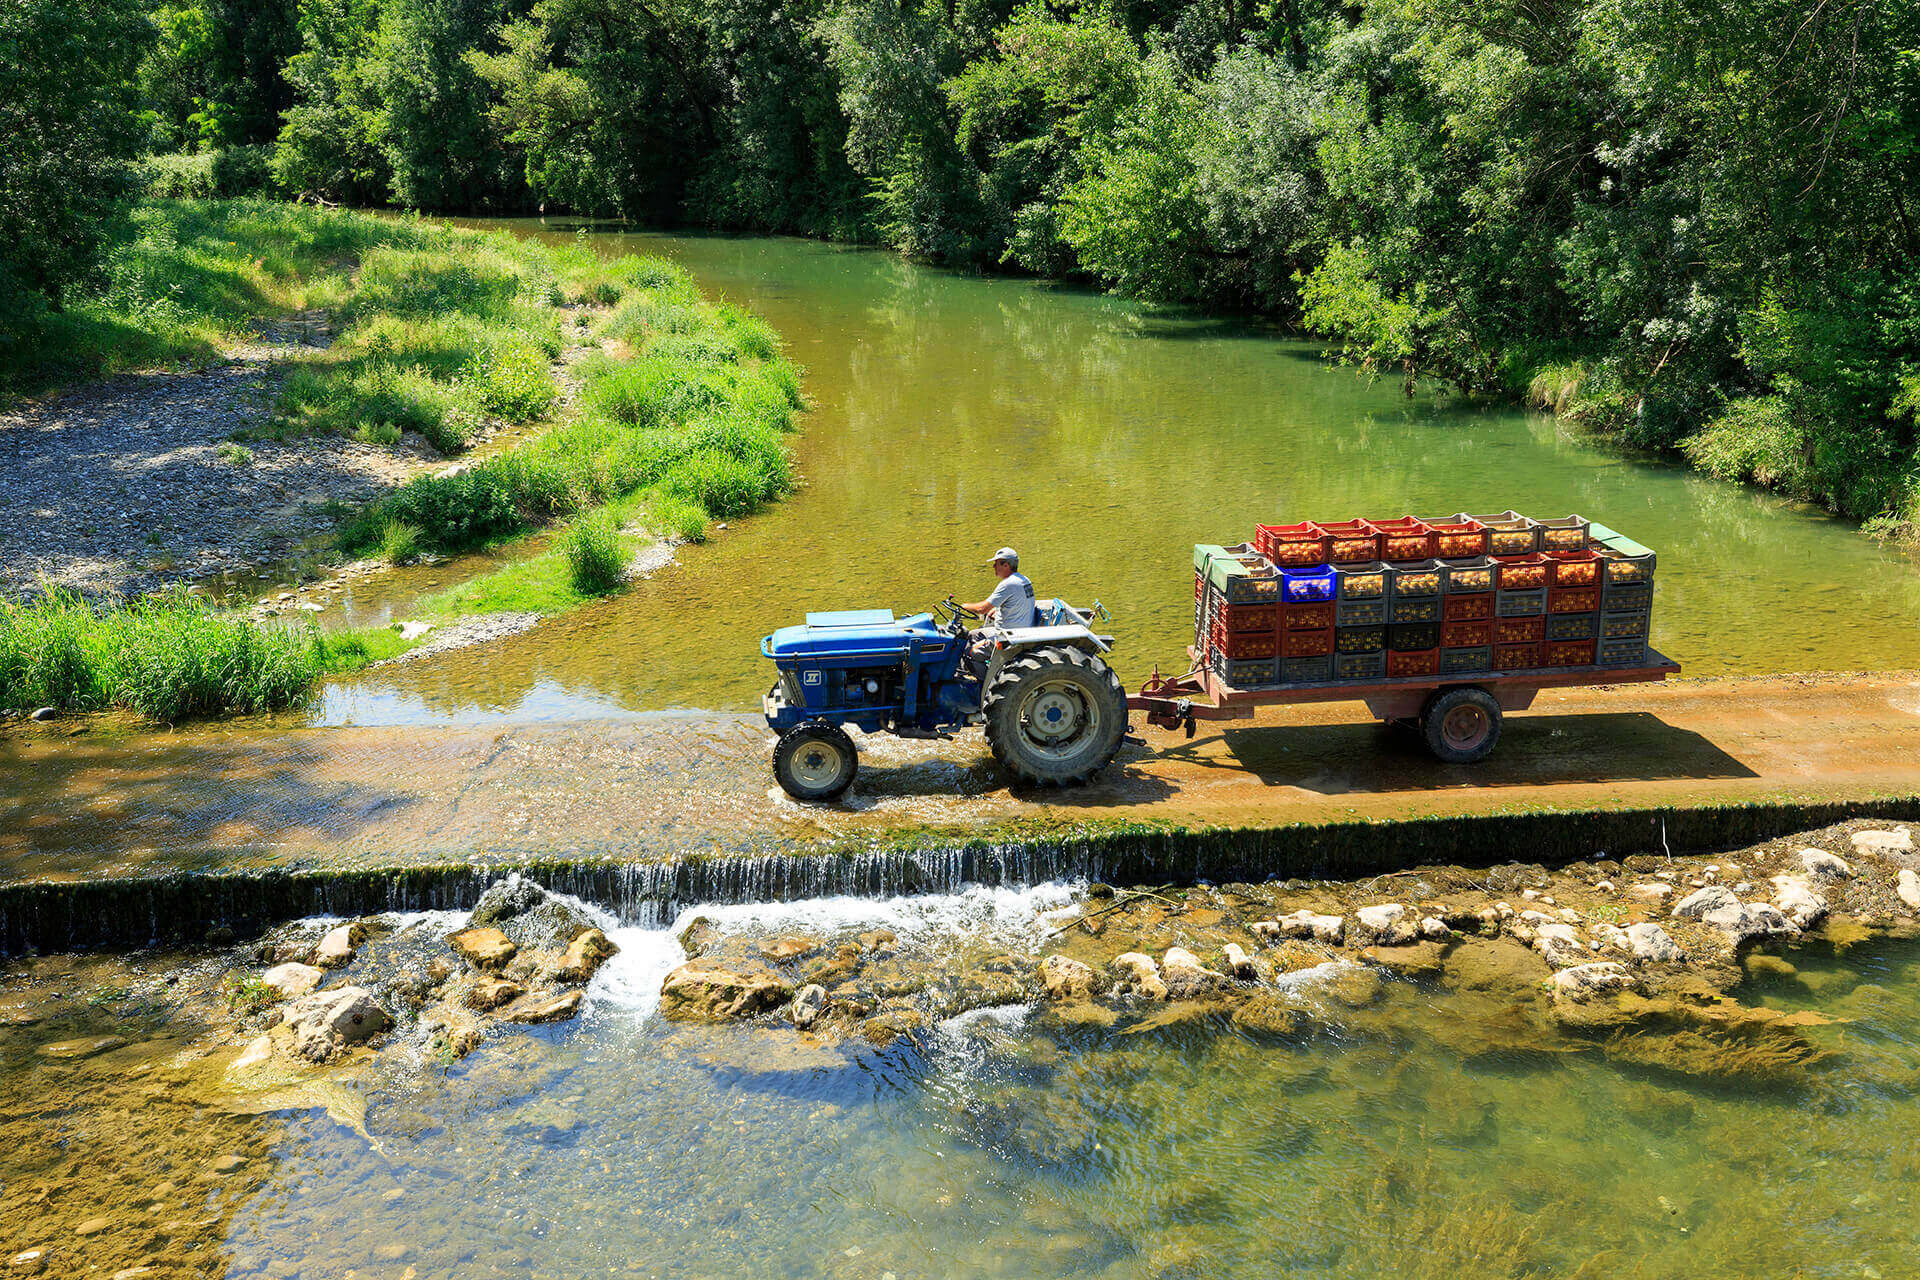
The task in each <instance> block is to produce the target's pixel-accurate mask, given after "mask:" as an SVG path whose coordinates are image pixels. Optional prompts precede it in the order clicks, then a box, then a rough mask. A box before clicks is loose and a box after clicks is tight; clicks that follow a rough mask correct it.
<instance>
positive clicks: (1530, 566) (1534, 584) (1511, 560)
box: [1494, 553, 1549, 591]
mask: <svg viewBox="0 0 1920 1280" xmlns="http://www.w3.org/2000/svg"><path fill="white" fill-rule="evenodd" d="M1494 560H1495V561H1496V562H1497V564H1498V565H1499V567H1498V568H1497V569H1495V570H1494V575H1495V577H1496V578H1497V579H1498V581H1499V586H1500V590H1502V591H1533V590H1537V589H1538V588H1540V587H1544V586H1546V585H1547V570H1548V568H1549V566H1548V564H1547V558H1546V557H1545V556H1543V555H1539V554H1537V553H1536V554H1534V555H1528V556H1495V557H1494Z"/></svg>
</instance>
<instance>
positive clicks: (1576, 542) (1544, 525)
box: [1533, 516, 1590, 551]
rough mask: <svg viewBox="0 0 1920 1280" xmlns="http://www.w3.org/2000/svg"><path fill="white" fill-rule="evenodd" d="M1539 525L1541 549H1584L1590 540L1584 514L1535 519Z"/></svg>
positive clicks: (1535, 522)
mask: <svg viewBox="0 0 1920 1280" xmlns="http://www.w3.org/2000/svg"><path fill="white" fill-rule="evenodd" d="M1533 523H1534V524H1536V525H1538V526H1539V527H1540V549H1541V550H1542V551H1585V550H1586V549H1587V544H1588V542H1589V541H1590V538H1589V537H1588V532H1587V531H1588V529H1589V527H1590V525H1589V522H1588V520H1587V518H1586V517H1585V516H1562V517H1560V518H1559V519H1558V520H1536V521H1534V522H1533Z"/></svg>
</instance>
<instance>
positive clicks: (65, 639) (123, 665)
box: [0, 589, 323, 724]
mask: <svg viewBox="0 0 1920 1280" xmlns="http://www.w3.org/2000/svg"><path fill="white" fill-rule="evenodd" d="M322 660H323V655H322V653H321V646H320V644H319V642H318V639H317V637H316V636H315V635H314V634H313V633H312V632H311V631H304V632H303V631H296V630H291V629H288V628H283V627H267V626H262V625H261V624H259V623H256V622H254V621H252V620H250V619H248V618H247V617H246V616H245V615H243V614H238V613H231V612H226V611H223V610H218V609H213V608H209V607H208V606H206V605H205V604H204V603H202V602H201V601H200V600H199V599H198V598H197V597H194V596H191V595H188V594H187V593H186V591H185V590H177V591H173V592H169V593H167V594H166V595H164V596H159V597H154V598H149V599H145V600H138V601H134V602H131V603H118V602H114V603H107V604H99V605H96V604H91V603H89V602H87V601H86V600H84V599H82V598H81V597H80V596H79V595H77V594H75V593H73V592H71V591H67V590H65V589H59V590H55V591H51V592H49V593H48V594H47V595H45V596H43V597H41V598H39V599H37V600H32V601H27V602H20V603H16V602H12V601H7V600H0V707H5V708H10V709H13V710H17V711H30V710H32V709H34V708H36V707H43V706H51V707H58V708H61V709H62V710H68V711H100V710H105V709H107V708H111V707H120V708H125V709H127V710H130V711H137V712H139V713H140V714H142V715H145V716H148V717H150V718H152V719H154V720H159V721H162V722H164V723H168V724H172V723H176V722H178V721H181V720H190V719H194V718H196V717H201V716H216V715H250V714H256V713H259V712H264V711H281V710H286V709H288V708H291V707H297V706H300V705H302V704H303V703H305V702H306V701H307V699H308V698H310V697H311V696H312V693H313V682H314V677H315V676H317V675H318V674H319V673H320V670H321V667H322Z"/></svg>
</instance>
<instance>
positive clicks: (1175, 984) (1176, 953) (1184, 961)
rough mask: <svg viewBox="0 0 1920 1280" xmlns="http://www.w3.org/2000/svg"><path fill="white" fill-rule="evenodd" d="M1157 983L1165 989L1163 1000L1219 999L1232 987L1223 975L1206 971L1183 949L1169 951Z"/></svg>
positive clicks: (1195, 957) (1175, 948) (1198, 958)
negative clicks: (1208, 997) (1205, 997)
mask: <svg viewBox="0 0 1920 1280" xmlns="http://www.w3.org/2000/svg"><path fill="white" fill-rule="evenodd" d="M1160 980H1161V982H1162V983H1164V984H1165V985H1166V989H1167V994H1166V999H1169V1000H1197V999H1199V998H1201V997H1203V996H1211V995H1218V994H1220V993H1221V992H1223V991H1226V990H1227V989H1228V988H1229V987H1230V986H1232V981H1231V980H1230V979H1229V978H1228V977H1227V975H1226V974H1224V973H1220V972H1218V971H1217V970H1214V969H1209V968H1207V967H1206V966H1205V965H1203V964H1201V963H1200V957H1199V956H1196V955H1194V954H1193V952H1191V951H1189V950H1187V949H1186V948H1185V947H1168V948H1167V954H1166V957H1165V959H1164V960H1163V962H1162V963H1161V966H1160Z"/></svg>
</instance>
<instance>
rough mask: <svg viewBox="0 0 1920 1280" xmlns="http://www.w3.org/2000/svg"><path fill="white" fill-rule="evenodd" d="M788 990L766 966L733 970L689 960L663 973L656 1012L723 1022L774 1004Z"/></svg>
mask: <svg viewBox="0 0 1920 1280" xmlns="http://www.w3.org/2000/svg"><path fill="white" fill-rule="evenodd" d="M792 990H793V988H792V987H790V986H788V985H787V983H786V982H785V981H783V980H782V979H781V978H780V977H779V976H778V975H777V974H775V973H773V972H771V971H768V970H758V971H751V970H750V971H747V972H735V971H733V970H730V969H722V968H719V967H717V966H708V965H703V964H701V963H700V962H698V961H691V960H690V961H688V962H687V963H686V964H683V965H681V966H680V967H679V968H678V969H675V970H674V971H673V972H672V973H670V974H668V975H667V980H666V982H665V983H664V984H662V986H661V988H660V1013H661V1016H662V1017H666V1018H675V1019H679V1020H681V1021H685V1022H725V1021H726V1020H728V1019H729V1018H745V1017H751V1016H752V1015H754V1014H756V1013H761V1012H764V1011H766V1010H769V1009H775V1008H778V1007H779V1006H780V1005H782V1004H785V1003H786V1001H787V997H788V996H789V995H790V994H791V993H792Z"/></svg>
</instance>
